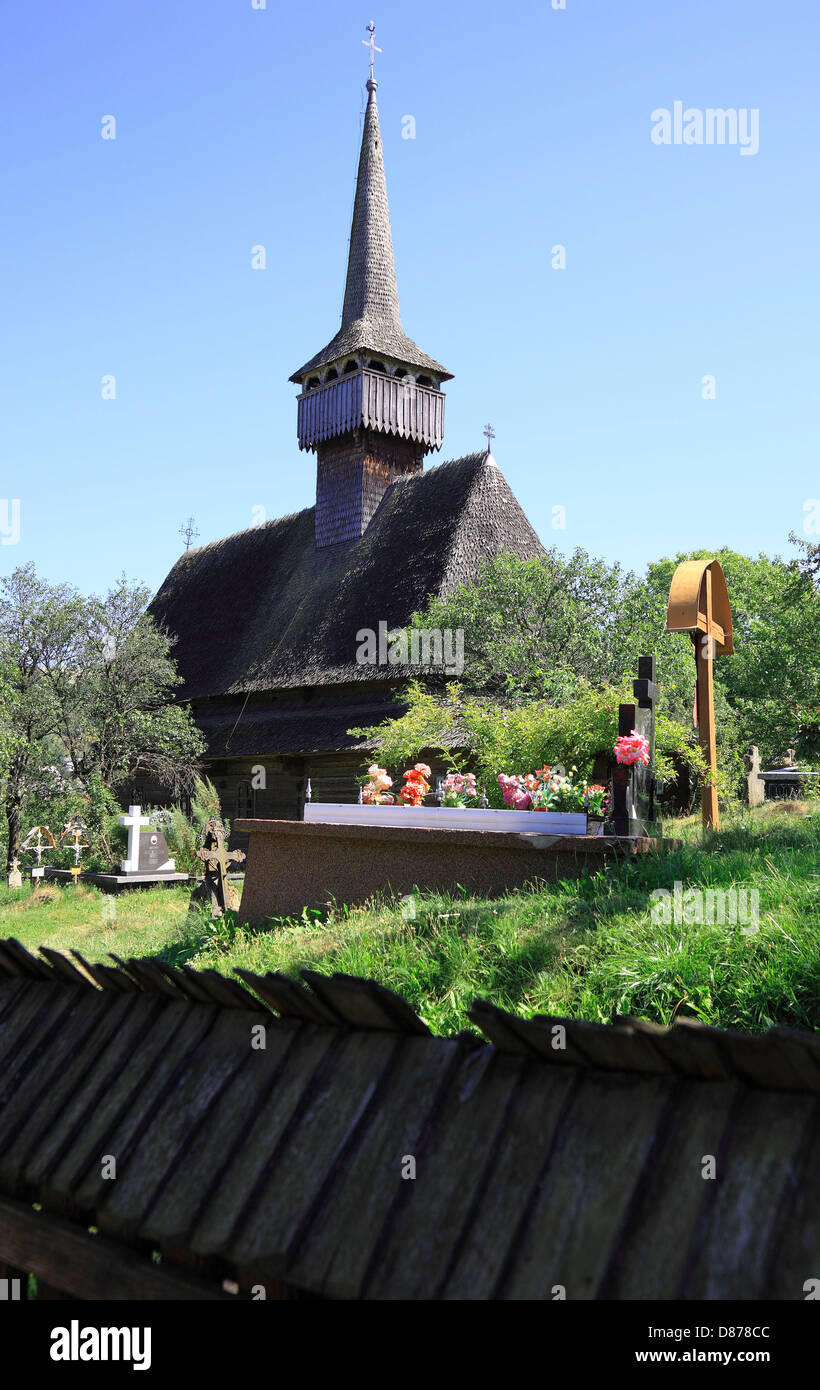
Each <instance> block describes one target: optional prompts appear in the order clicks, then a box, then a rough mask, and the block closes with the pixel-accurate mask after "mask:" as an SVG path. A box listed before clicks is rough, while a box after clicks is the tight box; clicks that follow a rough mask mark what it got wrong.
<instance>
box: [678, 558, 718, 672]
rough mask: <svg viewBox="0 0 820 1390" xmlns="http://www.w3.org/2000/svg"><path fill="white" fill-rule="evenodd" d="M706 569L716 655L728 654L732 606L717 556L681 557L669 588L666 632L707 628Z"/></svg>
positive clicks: (704, 629) (699, 630)
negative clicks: (709, 581)
mask: <svg viewBox="0 0 820 1390" xmlns="http://www.w3.org/2000/svg"><path fill="white" fill-rule="evenodd" d="M707 571H709V573H710V574H711V585H712V622H711V634H712V636H713V637H714V639H715V653H716V655H717V656H731V654H732V652H733V651H734V644H733V641H732V610H731V607H730V605H729V594H728V591H727V588H726V579H725V577H724V574H723V570H722V569H721V567H720V564H719V562H718V561H717V560H684V561H683V563H682V564H680V565H678V568H677V569H676V570H675V574H674V576H673V579H672V586H671V588H670V590H669V609H668V613H667V621H666V630H667V632H691V633H696V632H708V631H709V630H710V627H709V621H708V618H707V613H706V585H707V578H706V575H707Z"/></svg>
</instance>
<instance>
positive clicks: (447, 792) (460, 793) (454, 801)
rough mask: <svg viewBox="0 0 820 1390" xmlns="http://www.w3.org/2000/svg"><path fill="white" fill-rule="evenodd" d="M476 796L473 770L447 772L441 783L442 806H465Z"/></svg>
mask: <svg viewBox="0 0 820 1390" xmlns="http://www.w3.org/2000/svg"><path fill="white" fill-rule="evenodd" d="M477 796H478V792H477V791H476V784H475V773H474V772H448V773H447V776H446V777H445V779H444V781H443V782H442V784H441V805H442V806H466V805H467V802H468V801H475V799H476V797H477Z"/></svg>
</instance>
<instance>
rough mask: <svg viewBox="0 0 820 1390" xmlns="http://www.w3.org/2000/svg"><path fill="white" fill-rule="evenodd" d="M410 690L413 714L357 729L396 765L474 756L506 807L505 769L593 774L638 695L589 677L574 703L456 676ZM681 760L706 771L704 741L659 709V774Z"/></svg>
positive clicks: (664, 775) (492, 799)
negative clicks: (437, 687) (478, 689)
mask: <svg viewBox="0 0 820 1390" xmlns="http://www.w3.org/2000/svg"><path fill="white" fill-rule="evenodd" d="M403 698H404V700H406V702H407V704H408V709H407V712H406V714H403V715H400V716H399V717H398V718H396V719H390V720H386V721H385V722H384V723H382V724H379V725H377V726H375V727H374V728H371V729H352V730H350V732H351V733H353V734H356V735H357V736H359V737H367V738H368V739H369V740H371V741H372V743H373V745H374V746H375V747H377V748H378V752H379V756H380V758H381V760H382V762H383V763H384V764H385V765H386V766H387V767H388V768H390V769H391V770H393V769H395V770H397V771H398V770H399V769H400V768H401V767H404V766H406V764H407V763H413V762H415V761H416V759H417V758H419V757H420V756H421V754H422V752H432V753H436V754H438V755H439V756H440V757H441V758H442V760H443V761H445V762H446V763H447V764H448V766H449V767H453V768H457V769H462V768H464V767H466V766H467V765H468V764H469V766H470V767H471V768H472V770H473V771H474V772H475V774H476V778H477V781H478V785H479V786H483V787H484V789H485V792H486V796H487V800H488V801H489V803H490V805H491V806H496V807H501V806H503V804H504V802H503V797H502V794H501V789H500V787H499V786H498V781H497V779H498V774H499V773H500V772H505V773H509V774H513V773H526V772H532V771H534V769H536V768H539V767H543V766H544V764H545V763H548V764H549V765H550V766H555V765H556V764H563V765H564V766H565V767H567V768H569V767H572V766H575V767H577V769H578V772H579V774H580V776H581V777H582V778H586V779H587V780H591V779H592V775H593V767H594V764H595V760H596V758H598V757H600V756H606V757H611V755H612V747H613V744H614V742H615V739H616V737H617V734H618V705H619V704H620V703H622V702H624V701H628V700H630V699H631V698H632V695H631V688H630V687H629V686H628V685H627V684H624V686H623V687H622V688H620V689H618V688H615V687H612V686H608V687H606V688H605V689H603V690H593V689H592V688H591V687H590V686H589V685H587V684H586V683H582V684H581V685H580V686H579V688H578V690H577V692H576V696H575V699H574V700H573V702H572V703H571V704H565V705H557V706H556V705H550V704H547V703H546V702H544V701H542V700H522V701H520V702H518V703H515V704H509V705H506V706H505V705H499V704H498V703H496V702H494V701H492V700H489V699H485V698H482V697H481V696H477V695H468V696H465V695H464V694H463V692H462V689H461V687H460V686H459V685H458V684H456V683H453V684H450V685H448V686H447V688H446V692H445V694H444V695H443V696H442V695H436V694H435V693H434V692H432V691H431V690H430V689H429V688H427V687H425V686H423V685H421V683H420V682H418V681H413V682H411V684H410V685H409V686H408V687H407V689H406V691H405V692H404V696H403ZM676 765H678V766H680V765H685V766H688V767H689V768H691V770H692V771H693V772H695V773H697V772H700V771H701V770H702V768H703V759H702V756H701V752H700V748H699V746H698V745H697V744H694V743H693V742H692V740H691V737H690V735H689V733H688V731H687V730H686V729H685V728H684V727H683V726H682V725H681V724H679V723H677V722H676V721H675V720H673V719H670V718H668V717H667V716H665V715H661V714H659V715H658V716H657V719H656V756H655V766H656V771H657V775H658V777H659V778H661V779H663V780H665V781H667V780H670V779H671V778H672V777H673V776H674V775H675V768H676Z"/></svg>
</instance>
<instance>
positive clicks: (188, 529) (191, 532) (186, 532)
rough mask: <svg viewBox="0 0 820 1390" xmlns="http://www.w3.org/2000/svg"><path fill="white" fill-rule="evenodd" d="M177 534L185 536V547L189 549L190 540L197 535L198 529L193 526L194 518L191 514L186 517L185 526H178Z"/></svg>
mask: <svg viewBox="0 0 820 1390" xmlns="http://www.w3.org/2000/svg"><path fill="white" fill-rule="evenodd" d="M179 534H180V535H181V536H184V537H185V549H186V550H190V548H191V541H192V540H193V539H194V538H195V537H196V536H198V535H199V531H198V530H197V529H196V528H195V526H194V518H193V517H192V516H189V517H188V522H187V524H186V525H185V526H180V528H179Z"/></svg>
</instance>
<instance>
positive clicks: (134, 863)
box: [120, 806, 150, 874]
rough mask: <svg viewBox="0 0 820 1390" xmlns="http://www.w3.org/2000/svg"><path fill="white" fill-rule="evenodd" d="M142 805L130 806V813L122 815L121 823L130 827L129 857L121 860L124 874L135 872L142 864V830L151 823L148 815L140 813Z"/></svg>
mask: <svg viewBox="0 0 820 1390" xmlns="http://www.w3.org/2000/svg"><path fill="white" fill-rule="evenodd" d="M141 810H142V807H141V806H129V807H128V815H127V816H120V825H125V826H127V827H128V858H127V859H122V860H120V869H121V871H122V873H124V874H135V873H136V872H137V870H138V869H139V866H140V830H141V829H142V827H143V826H144V825H150V821H149V819H148V817H147V816H143V815H140V812H141Z"/></svg>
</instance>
